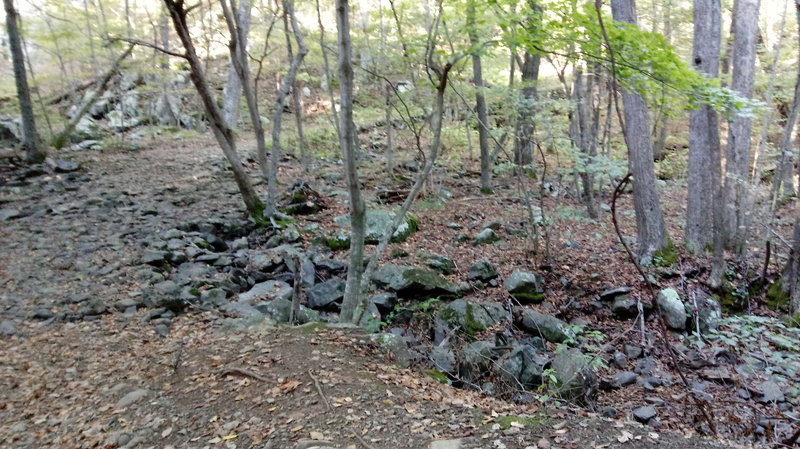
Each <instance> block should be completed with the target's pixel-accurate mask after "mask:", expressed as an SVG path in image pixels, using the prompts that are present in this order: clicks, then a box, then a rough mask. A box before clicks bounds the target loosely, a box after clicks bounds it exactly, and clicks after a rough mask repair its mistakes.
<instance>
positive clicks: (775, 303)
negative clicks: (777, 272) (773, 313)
mask: <svg viewBox="0 0 800 449" xmlns="http://www.w3.org/2000/svg"><path fill="white" fill-rule="evenodd" d="M767 307H769V308H770V309H772V310H787V309H788V307H789V292H787V291H785V290H784V289H783V282H782V281H781V280H780V279H778V280H777V281H775V282H774V283H772V285H770V286H769V289H767Z"/></svg>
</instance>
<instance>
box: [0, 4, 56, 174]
mask: <svg viewBox="0 0 800 449" xmlns="http://www.w3.org/2000/svg"><path fill="white" fill-rule="evenodd" d="M3 6H4V8H5V12H6V32H7V33H8V46H9V48H10V50H11V61H12V64H13V66H14V82H15V84H16V87H17V98H18V99H19V109H20V113H21V115H22V149H23V151H25V159H27V160H28V161H29V162H41V161H42V160H44V158H45V155H46V153H45V151H44V147H43V146H42V141H41V138H40V137H39V132H38V131H37V130H36V119H35V118H34V115H33V103H32V102H31V91H30V88H29V87H28V74H27V72H26V71H25V58H24V56H23V53H22V38H21V34H20V31H19V16H18V14H17V11H16V9H14V1H13V0H3Z"/></svg>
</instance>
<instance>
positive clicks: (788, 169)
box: [772, 2, 800, 204]
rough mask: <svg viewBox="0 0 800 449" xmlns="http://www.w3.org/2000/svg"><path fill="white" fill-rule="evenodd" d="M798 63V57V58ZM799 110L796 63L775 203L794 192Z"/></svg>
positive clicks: (799, 79) (799, 76) (799, 16)
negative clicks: (794, 139)
mask: <svg viewBox="0 0 800 449" xmlns="http://www.w3.org/2000/svg"><path fill="white" fill-rule="evenodd" d="M795 9H796V12H797V19H798V20H800V2H798V3H796V8H795ZM797 34H798V39H799V40H800V21H799V22H798V26H797ZM798 63H800V58H798ZM798 111H800V65H798V73H797V80H796V82H795V86H794V98H793V100H792V108H791V109H790V110H789V115H788V116H787V117H786V125H785V126H784V128H783V138H782V139H781V153H780V159H779V161H778V167H777V168H776V169H775V178H774V179H773V184H772V200H773V201H772V202H773V204H775V203H776V201H777V199H778V196H779V195H780V194H781V188H782V189H783V194H784V195H785V196H787V197H791V196H794V195H795V194H796V192H795V189H794V173H793V171H792V159H794V158H793V153H795V152H796V151H797V149H796V148H793V147H792V132H793V131H794V126H795V123H796V122H797V114H798Z"/></svg>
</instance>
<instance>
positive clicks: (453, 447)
mask: <svg viewBox="0 0 800 449" xmlns="http://www.w3.org/2000/svg"><path fill="white" fill-rule="evenodd" d="M461 445H462V442H461V439H457V440H436V441H432V442H431V444H429V445H428V449H461Z"/></svg>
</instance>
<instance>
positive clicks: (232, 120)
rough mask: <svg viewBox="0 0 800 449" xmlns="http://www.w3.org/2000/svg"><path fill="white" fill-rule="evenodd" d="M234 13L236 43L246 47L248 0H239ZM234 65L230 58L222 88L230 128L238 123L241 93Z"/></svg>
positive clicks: (223, 110)
mask: <svg viewBox="0 0 800 449" xmlns="http://www.w3.org/2000/svg"><path fill="white" fill-rule="evenodd" d="M234 14H236V17H235V21H236V24H237V28H241V32H240V34H241V37H240V38H239V39H238V45H240V46H241V47H242V48H245V49H246V48H247V34H248V33H249V32H250V0H241V1H240V2H239V5H238V6H237V9H236V11H235V12H234ZM235 65H236V63H235V62H234V61H233V59H231V67H230V68H229V69H228V82H227V83H225V87H224V88H223V89H222V114H223V116H224V117H225V123H227V124H228V126H229V127H230V128H231V129H236V127H237V126H238V125H239V98H241V95H242V79H241V77H240V76H239V74H238V73H237V71H236V67H235Z"/></svg>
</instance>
